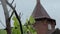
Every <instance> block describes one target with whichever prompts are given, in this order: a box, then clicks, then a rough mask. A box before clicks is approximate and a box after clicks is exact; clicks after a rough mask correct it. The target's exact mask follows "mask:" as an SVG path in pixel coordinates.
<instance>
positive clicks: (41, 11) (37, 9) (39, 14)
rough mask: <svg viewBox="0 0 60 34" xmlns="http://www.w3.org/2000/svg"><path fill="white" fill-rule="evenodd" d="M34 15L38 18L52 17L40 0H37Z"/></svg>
mask: <svg viewBox="0 0 60 34" xmlns="http://www.w3.org/2000/svg"><path fill="white" fill-rule="evenodd" d="M32 16H33V17H34V18H35V19H36V18H50V16H49V15H48V14H47V12H46V10H45V9H44V8H43V7H42V5H41V3H40V0H37V4H36V7H35V9H34V11H33V13H32Z"/></svg>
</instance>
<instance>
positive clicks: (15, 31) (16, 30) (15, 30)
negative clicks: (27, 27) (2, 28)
mask: <svg viewBox="0 0 60 34" xmlns="http://www.w3.org/2000/svg"><path fill="white" fill-rule="evenodd" d="M12 20H13V21H14V27H13V28H12V34H21V32H20V27H19V22H18V20H17V18H16V17H15V16H14V17H13V18H12Z"/></svg>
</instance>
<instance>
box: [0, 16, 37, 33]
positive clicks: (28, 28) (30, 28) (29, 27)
mask: <svg viewBox="0 0 60 34" xmlns="http://www.w3.org/2000/svg"><path fill="white" fill-rule="evenodd" d="M12 20H13V21H14V27H13V28H12V30H11V31H12V34H21V31H20V25H19V22H18V20H17V18H16V16H13V18H12ZM34 23H35V20H34V18H33V17H32V16H30V19H29V20H28V19H27V20H26V23H25V24H24V25H22V27H23V34H28V33H27V32H30V33H31V34H37V33H36V30H35V29H34V28H33V25H32V24H34ZM0 34H7V32H6V30H0Z"/></svg>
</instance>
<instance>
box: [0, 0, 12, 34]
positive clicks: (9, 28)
mask: <svg viewBox="0 0 60 34" xmlns="http://www.w3.org/2000/svg"><path fill="white" fill-rule="evenodd" d="M0 1H1V3H2V7H3V10H4V14H5V20H6V31H7V34H11V26H10V19H9V12H8V9H7V5H6V0H0Z"/></svg>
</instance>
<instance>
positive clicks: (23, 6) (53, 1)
mask: <svg viewBox="0 0 60 34" xmlns="http://www.w3.org/2000/svg"><path fill="white" fill-rule="evenodd" d="M11 1H12V0H9V2H10V3H11ZM40 2H41V4H42V6H43V7H44V8H45V10H46V11H47V13H48V14H49V15H50V17H51V18H53V19H55V20H56V28H60V27H59V26H60V22H59V21H60V16H59V15H60V0H41V1H40ZM0 3H1V2H0ZM15 3H16V10H17V13H18V14H19V13H20V12H21V13H22V15H21V21H22V24H24V23H25V21H26V19H28V18H29V17H30V15H31V14H32V12H33V10H34V8H35V6H36V0H15V1H14V3H13V6H14V5H15ZM9 9H10V8H8V10H9ZM10 13H11V12H10ZM0 21H1V22H2V23H3V24H4V26H6V25H5V16H4V11H3V8H2V5H0ZM11 25H12V26H13V21H12V20H11ZM4 26H3V25H2V24H1V23H0V29H1V28H5V27H4Z"/></svg>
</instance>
